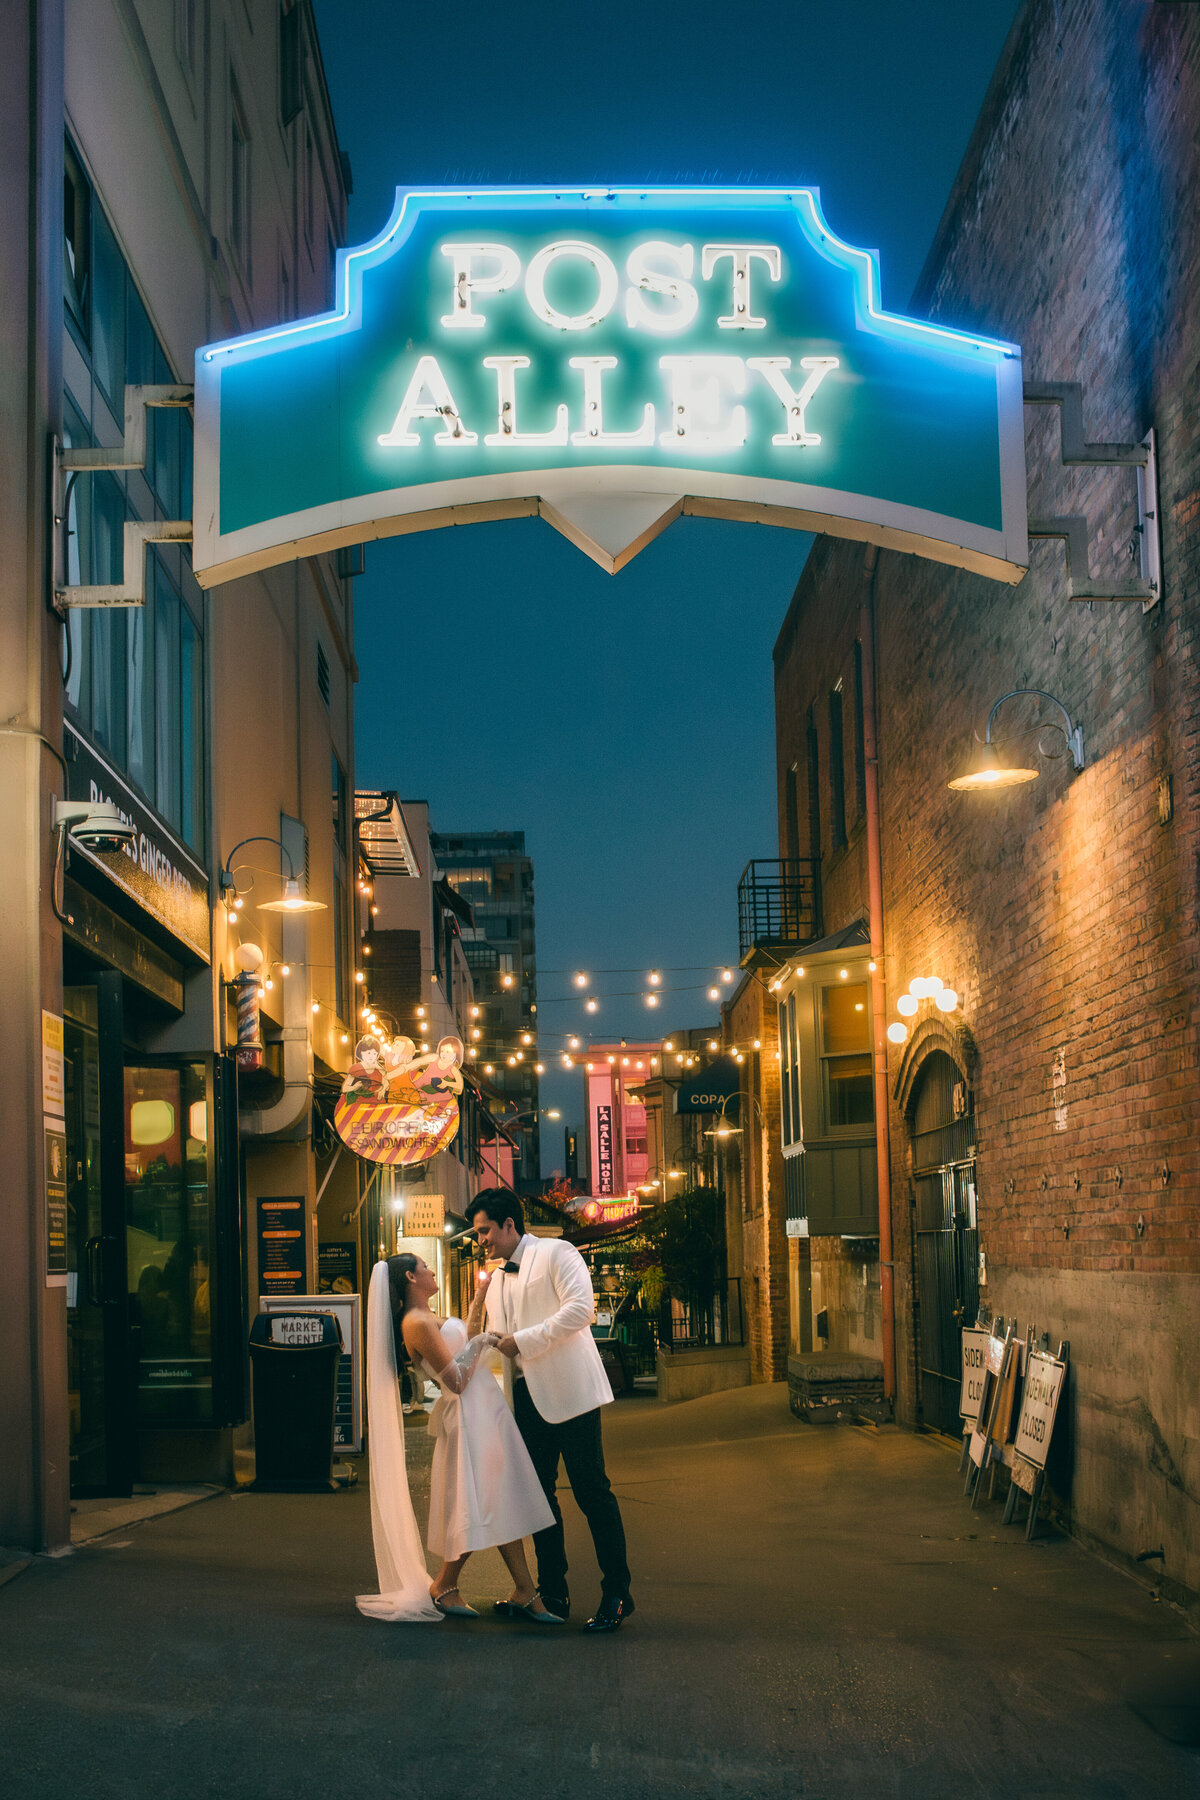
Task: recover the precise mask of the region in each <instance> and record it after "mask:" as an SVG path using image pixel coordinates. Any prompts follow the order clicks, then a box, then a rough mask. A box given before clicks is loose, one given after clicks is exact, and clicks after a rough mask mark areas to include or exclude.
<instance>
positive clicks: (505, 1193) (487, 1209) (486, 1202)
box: [468, 1187, 525, 1237]
mask: <svg viewBox="0 0 1200 1800" xmlns="http://www.w3.org/2000/svg"><path fill="white" fill-rule="evenodd" d="M468 1211H469V1213H470V1216H471V1218H472V1219H474V1218H475V1216H476V1214H477V1213H486V1214H487V1216H488V1218H489V1219H490V1220H491V1221H492V1224H493V1225H503V1224H504V1221H505V1220H506V1219H511V1220H512V1222H513V1224H514V1225H515V1226H516V1228H517V1232H518V1235H519V1236H521V1237H524V1236H525V1213H524V1210H523V1208H522V1206H521V1202H520V1201H519V1200H518V1199H517V1196H516V1195H515V1194H514V1193H513V1191H512V1189H511V1188H503V1187H494V1188H481V1189H480V1190H479V1192H478V1193H477V1194H476V1196H475V1198H474V1199H473V1200H471V1201H469V1202H468Z"/></svg>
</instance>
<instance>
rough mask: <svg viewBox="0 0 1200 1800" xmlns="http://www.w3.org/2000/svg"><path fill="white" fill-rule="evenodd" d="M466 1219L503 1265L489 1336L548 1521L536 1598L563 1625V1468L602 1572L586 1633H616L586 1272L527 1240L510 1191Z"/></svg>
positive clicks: (496, 1191)
mask: <svg viewBox="0 0 1200 1800" xmlns="http://www.w3.org/2000/svg"><path fill="white" fill-rule="evenodd" d="M469 1210H470V1215H471V1225H472V1227H473V1229H474V1232H475V1237H476V1240H477V1241H478V1243H479V1247H480V1249H481V1250H482V1251H483V1253H484V1255H485V1256H487V1257H492V1258H495V1257H503V1259H504V1267H503V1268H502V1269H497V1270H496V1271H495V1272H494V1273H493V1275H492V1279H491V1282H490V1284H489V1287H488V1294H487V1322H488V1329H489V1330H490V1331H495V1332H497V1333H498V1334H499V1339H500V1342H499V1344H498V1345H497V1348H498V1349H499V1351H500V1353H501V1355H503V1356H505V1357H507V1359H508V1366H507V1368H506V1371H505V1386H506V1387H508V1386H509V1384H510V1380H511V1388H512V1405H513V1414H514V1416H515V1418H516V1421H517V1427H518V1429H519V1431H520V1433H521V1436H522V1437H523V1438H524V1440H525V1448H526V1449H527V1450H528V1452H529V1456H530V1460H531V1461H532V1463H533V1466H534V1468H535V1469H536V1470H537V1476H538V1480H539V1481H540V1482H541V1484H542V1487H543V1489H544V1491H545V1495H546V1499H547V1500H548V1501H549V1502H550V1510H551V1512H552V1513H553V1514H554V1523H553V1525H547V1526H546V1527H545V1529H544V1530H542V1531H538V1532H535V1533H534V1538H533V1544H534V1549H535V1550H536V1551H537V1562H538V1592H539V1593H540V1594H541V1597H542V1600H543V1601H544V1603H545V1604H546V1606H548V1607H549V1609H550V1611H551V1612H553V1613H557V1614H558V1615H559V1617H560V1618H564V1619H565V1618H566V1616H567V1614H568V1612H569V1610H570V1600H569V1599H568V1596H567V1552H566V1545H565V1543H564V1541H563V1523H562V1513H561V1512H560V1510H559V1505H558V1500H557V1499H556V1497H555V1487H556V1485H557V1482H558V1465H559V1461H560V1459H561V1461H562V1462H563V1463H564V1464H565V1465H566V1470H567V1479H568V1480H569V1481H570V1483H571V1492H572V1493H573V1494H574V1496H575V1500H576V1502H577V1504H578V1506H579V1509H580V1511H581V1512H582V1513H583V1515H584V1517H585V1518H586V1520H587V1522H588V1528H589V1529H590V1531H591V1534H592V1542H593V1543H594V1544H595V1546H596V1561H597V1562H598V1563H599V1564H600V1575H601V1591H602V1597H601V1601H600V1605H599V1607H598V1608H597V1610H596V1613H595V1616H594V1617H593V1618H590V1619H589V1620H588V1622H587V1624H586V1626H585V1627H584V1629H585V1630H586V1631H593V1632H602V1631H616V1630H617V1629H618V1628H619V1627H620V1626H621V1625H622V1624H623V1623H624V1621H625V1620H626V1619H627V1618H628V1617H629V1615H630V1613H631V1612H632V1611H633V1610H634V1608H633V1601H632V1600H631V1599H630V1597H629V1569H628V1566H627V1564H626V1561H625V1527H624V1526H623V1525H622V1523H621V1509H620V1507H619V1506H618V1505H617V1500H616V1495H615V1494H614V1493H613V1491H612V1488H611V1487H610V1486H609V1480H608V1476H607V1475H606V1474H605V1472H604V1445H603V1442H602V1440H601V1435H600V1408H601V1407H602V1406H605V1405H607V1403H608V1402H609V1401H610V1400H611V1399H612V1389H611V1388H610V1387H609V1384H608V1377H607V1375H606V1374H605V1373H604V1365H603V1363H602V1362H601V1361H600V1352H599V1351H598V1350H597V1348H596V1346H595V1343H594V1342H593V1339H592V1334H591V1330H590V1326H591V1324H592V1320H593V1319H594V1318H595V1316H596V1309H595V1303H594V1301H593V1299H592V1281H591V1276H590V1275H589V1274H588V1269H587V1264H586V1263H585V1262H584V1260H583V1258H582V1256H580V1254H579V1252H578V1250H576V1249H575V1247H574V1245H573V1244H568V1243H565V1242H564V1241H563V1240H562V1239H561V1238H535V1237H530V1236H529V1234H528V1233H527V1232H526V1230H525V1215H524V1213H523V1211H522V1209H521V1202H520V1201H519V1200H518V1199H517V1196H516V1195H515V1194H513V1193H511V1192H510V1191H509V1189H508V1188H498V1187H497V1188H484V1189H483V1191H482V1192H481V1193H479V1194H476V1196H475V1198H474V1200H472V1201H471V1202H470V1209H469Z"/></svg>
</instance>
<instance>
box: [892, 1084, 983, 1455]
mask: <svg viewBox="0 0 1200 1800" xmlns="http://www.w3.org/2000/svg"><path fill="white" fill-rule="evenodd" d="M906 1118H907V1123H908V1132H909V1142H910V1144H911V1147H912V1182H913V1233H914V1240H915V1250H916V1276H917V1322H918V1329H917V1357H918V1369H919V1373H920V1388H921V1411H922V1415H923V1417H924V1421H925V1423H926V1424H927V1425H932V1426H934V1427H935V1428H936V1429H937V1430H939V1431H946V1432H950V1433H952V1434H954V1435H955V1436H957V1434H958V1431H959V1429H960V1427H959V1413H958V1395H959V1382H960V1376H961V1356H962V1328H963V1326H964V1325H971V1324H973V1323H974V1320H975V1314H976V1310H977V1308H978V1305H979V1232H978V1230H977V1228H976V1219H975V1115H974V1105H973V1100H972V1094H971V1088H970V1084H969V1082H968V1081H967V1080H966V1078H965V1076H964V1074H963V1072H962V1070H961V1069H960V1068H959V1067H958V1065H957V1064H956V1063H955V1061H954V1060H953V1058H952V1057H951V1056H949V1055H948V1054H947V1052H946V1051H945V1050H933V1051H931V1053H930V1054H929V1055H928V1056H927V1057H926V1058H925V1060H924V1061H923V1062H922V1064H921V1066H920V1068H919V1069H918V1071H917V1074H916V1079H915V1080H914V1082H913V1085H912V1090H911V1095H910V1099H909V1103H908V1107H907V1109H906Z"/></svg>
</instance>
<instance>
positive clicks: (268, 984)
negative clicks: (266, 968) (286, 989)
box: [263, 975, 275, 992]
mask: <svg viewBox="0 0 1200 1800" xmlns="http://www.w3.org/2000/svg"><path fill="white" fill-rule="evenodd" d="M274 986H275V983H274V981H272V979H271V977H270V976H269V975H268V976H267V979H266V980H265V981H264V983H263V988H264V991H267V992H269V991H270V990H271V989H272V988H273V987H274Z"/></svg>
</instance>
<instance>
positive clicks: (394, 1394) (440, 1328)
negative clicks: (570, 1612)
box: [357, 1253, 565, 1625]
mask: <svg viewBox="0 0 1200 1800" xmlns="http://www.w3.org/2000/svg"><path fill="white" fill-rule="evenodd" d="M487 1284H488V1277H487V1276H486V1275H483V1276H481V1277H480V1282H479V1290H478V1292H477V1293H476V1296H475V1299H474V1301H473V1302H472V1305H471V1310H470V1312H469V1313H468V1315H467V1322H466V1324H465V1325H464V1324H463V1323H462V1321H461V1320H460V1319H445V1320H442V1321H441V1322H440V1323H439V1321H438V1320H437V1318H435V1316H434V1314H433V1312H432V1311H431V1310H430V1304H429V1303H430V1301H431V1299H432V1298H433V1296H434V1294H435V1293H436V1292H437V1276H436V1275H435V1274H434V1272H433V1270H432V1269H430V1268H429V1267H428V1265H427V1264H426V1263H425V1261H424V1260H423V1258H421V1257H419V1256H413V1255H410V1254H408V1253H405V1254H403V1255H400V1256H389V1257H388V1258H387V1259H386V1260H384V1261H381V1262H377V1263H376V1264H375V1268H374V1271H373V1272H372V1275H371V1287H370V1293H369V1297H368V1301H367V1400H368V1407H369V1417H370V1426H371V1443H370V1457H371V1533H372V1536H373V1538H374V1541H375V1563H376V1567H377V1570H378V1573H379V1592H378V1594H360V1595H359V1596H358V1599H357V1605H358V1609H359V1611H360V1612H363V1613H366V1614H368V1615H369V1616H370V1617H371V1618H375V1619H388V1620H393V1621H395V1620H429V1621H433V1620H436V1619H438V1618H459V1619H462V1618H465V1619H473V1618H477V1617H478V1614H477V1613H476V1612H475V1609H474V1608H473V1607H471V1606H468V1605H466V1603H465V1602H464V1601H463V1598H462V1596H461V1594H460V1593H459V1591H458V1581H459V1577H460V1575H461V1574H462V1570H463V1565H464V1564H465V1563H466V1561H467V1558H468V1557H469V1556H470V1555H471V1553H472V1551H474V1550H488V1549H491V1548H492V1547H493V1546H495V1547H497V1548H498V1549H499V1551H500V1554H501V1556H502V1557H503V1558H504V1561H505V1563H506V1564H507V1566H508V1572H509V1574H510V1575H511V1576H512V1578H513V1592H512V1596H511V1598H510V1599H508V1600H504V1601H498V1602H497V1603H496V1608H495V1610H496V1611H497V1612H499V1613H502V1614H504V1615H505V1616H506V1617H513V1616H514V1615H518V1614H519V1615H521V1616H523V1617H527V1618H530V1619H532V1620H534V1621H535V1622H536V1623H538V1624H541V1625H562V1624H564V1623H565V1621H564V1620H562V1619H560V1618H559V1617H558V1615H557V1614H556V1613H552V1612H549V1611H548V1610H547V1609H546V1607H545V1606H543V1604H542V1602H541V1600H540V1599H539V1598H538V1596H537V1592H536V1590H535V1588H534V1584H533V1579H532V1577H531V1575H530V1573H529V1565H528V1563H527V1562H526V1560H525V1546H524V1543H523V1542H522V1540H523V1539H524V1538H525V1536H526V1535H527V1534H529V1533H531V1532H534V1531H541V1530H543V1529H544V1528H545V1527H546V1526H547V1525H549V1524H551V1523H552V1522H553V1519H552V1514H551V1512H550V1508H549V1505H548V1504H547V1501H546V1496H545V1494H544V1493H543V1492H542V1487H541V1483H540V1482H539V1481H538V1478H537V1476H536V1474H535V1473H534V1468H533V1464H532V1462H531V1461H530V1459H529V1452H528V1451H527V1450H526V1448H525V1445H524V1443H523V1442H522V1439H521V1435H520V1433H519V1431H518V1430H517V1426H516V1422H515V1420H514V1419H513V1416H512V1414H511V1413H510V1411H509V1409H508V1406H507V1404H506V1402H505V1400H504V1396H503V1394H502V1393H501V1391H500V1389H499V1387H498V1386H497V1384H496V1382H495V1381H493V1380H492V1379H491V1378H490V1377H489V1376H488V1375H487V1373H486V1371H485V1372H484V1374H483V1378H482V1379H481V1380H475V1379H473V1378H474V1377H475V1375H476V1374H477V1372H478V1371H479V1366H480V1359H481V1357H482V1356H483V1354H484V1352H485V1351H486V1350H489V1349H491V1348H492V1347H493V1346H494V1345H495V1343H496V1341H497V1340H496V1337H495V1335H494V1333H492V1332H483V1333H481V1332H480V1331H479V1326H480V1325H481V1324H482V1322H483V1306H484V1301H485V1299H486V1297H487ZM402 1363H411V1365H412V1368H413V1371H414V1373H415V1374H416V1377H417V1380H418V1381H420V1380H422V1379H423V1378H424V1376H425V1375H428V1376H429V1378H430V1379H431V1380H433V1381H435V1382H436V1383H437V1385H438V1387H439V1388H440V1389H441V1395H440V1397H439V1399H438V1400H437V1402H436V1404H435V1406H434V1408H433V1413H432V1416H431V1418H430V1421H429V1431H430V1434H431V1436H432V1437H433V1438H434V1446H433V1473H432V1480H431V1486H430V1500H429V1531H428V1542H429V1548H430V1550H431V1551H432V1552H433V1553H434V1555H435V1556H440V1557H441V1559H442V1566H441V1568H440V1569H439V1570H438V1572H437V1574H436V1576H435V1577H434V1581H433V1586H432V1588H431V1587H429V1573H428V1570H427V1568H426V1566H425V1556H424V1552H423V1551H422V1549H421V1540H420V1536H419V1534H418V1531H417V1521H416V1517H415V1515H414V1513H413V1506H412V1498H411V1496H410V1493H409V1487H408V1471H407V1468H406V1466H405V1460H404V1419H403V1414H402V1411H401V1400H400V1380H399V1369H400V1365H401V1364H402Z"/></svg>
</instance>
